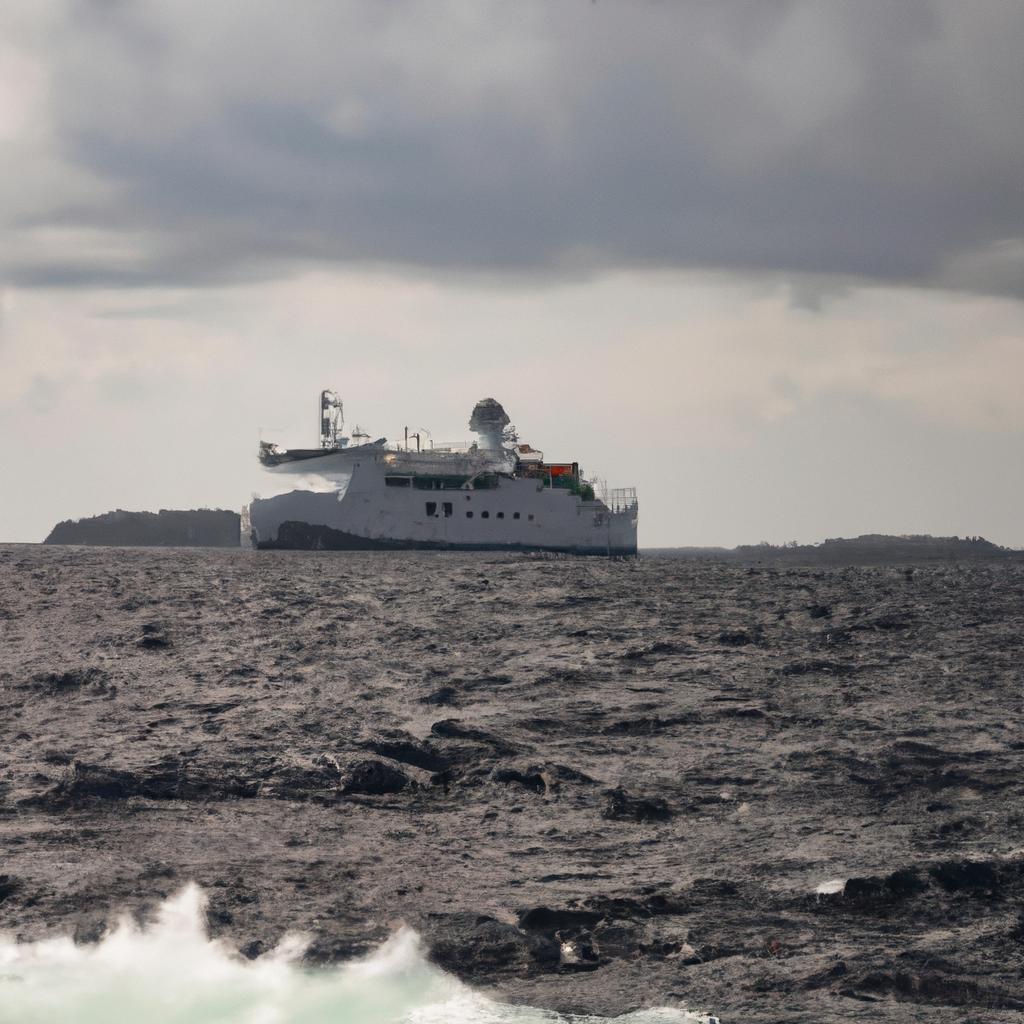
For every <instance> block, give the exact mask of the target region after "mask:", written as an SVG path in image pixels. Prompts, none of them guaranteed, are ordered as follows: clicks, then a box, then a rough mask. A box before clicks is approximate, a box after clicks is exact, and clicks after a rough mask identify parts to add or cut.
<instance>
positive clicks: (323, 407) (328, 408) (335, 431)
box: [320, 389, 345, 448]
mask: <svg viewBox="0 0 1024 1024" xmlns="http://www.w3.org/2000/svg"><path fill="white" fill-rule="evenodd" d="M344 429H345V416H344V409H343V408H342V404H341V396H340V395H339V394H338V392H337V391H330V390H328V389H324V390H323V391H321V392H320V447H321V448H337V447H338V435H339V434H341V432H342V431H343V430H344Z"/></svg>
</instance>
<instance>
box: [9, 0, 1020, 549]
mask: <svg viewBox="0 0 1024 1024" xmlns="http://www.w3.org/2000/svg"><path fill="white" fill-rule="evenodd" d="M1022 40H1024V4H1022V3H1020V2H1019V0H972V2H971V3H969V4H965V3H963V2H962V0H901V2H900V3H898V4H897V3H892V2H891V0H715V2H712V0H671V2H670V0H648V2H644V0H514V2H513V0H418V2H417V0H359V2H357V0H351V2H348V0H304V2H302V3H285V2H284V0H281V2H276V3H272V2H268V0H217V2H210V0H176V2H175V3H173V4H156V3H150V2H142V0H140V2H134V0H4V3H3V4H2V5H0V439H2V444H0V541H39V540H41V539H42V538H43V537H44V536H45V535H46V534H47V533H48V532H49V530H50V528H51V527H52V526H53V524H54V523H55V522H57V521H58V520H60V519H65V518H78V517H80V516H85V515H92V514H96V513H99V512H103V511H107V510H109V509H112V508H127V509H157V508H189V507H201V506H206V507H226V508H235V509H237V508H240V507H241V506H242V505H243V504H244V503H245V502H247V501H248V500H249V498H250V497H251V495H252V494H254V493H261V494H267V493H272V492H273V490H274V489H275V485H274V484H273V483H272V482H270V481H269V480H268V479H267V477H266V475H265V474H263V473H262V471H261V470H260V469H259V466H258V464H257V462H256V457H255V456H256V450H257V445H258V441H259V439H260V438H261V437H262V438H264V439H269V440H275V441H279V442H280V443H282V444H284V445H294V446H312V445H313V444H314V443H315V441H316V429H317V422H316V418H315V417H316V408H315V405H316V402H317V395H318V392H319V391H320V389H321V388H324V387H332V388H335V389H337V390H338V391H340V392H341V394H342V396H343V398H344V400H345V410H346V419H347V421H348V424H349V426H350V427H351V426H354V425H355V424H357V423H358V424H359V425H361V426H362V427H364V428H365V429H366V431H367V432H368V433H370V434H371V436H373V437H379V436H382V435H383V436H388V437H389V438H392V439H397V438H400V437H401V435H402V430H403V428H404V427H405V426H409V427H410V428H411V429H421V428H425V429H427V430H429V431H430V432H431V434H432V436H433V437H434V438H435V439H437V440H448V439H455V440H458V439H467V438H468V437H469V431H468V426H467V423H468V419H469V415H470V412H471V410H472V408H473V405H474V404H475V403H476V401H477V400H478V399H480V398H483V397H485V396H493V397H495V398H497V399H498V400H499V401H501V402H502V403H503V405H504V406H505V408H506V409H507V410H508V412H509V414H510V416H511V417H512V420H513V422H514V423H515V424H516V426H517V427H518V429H519V433H520V435H521V438H522V439H523V440H525V441H529V442H530V443H532V444H533V445H534V446H535V447H538V448H541V449H543V450H544V452H545V454H546V455H547V456H548V457H549V458H551V459H555V460H559V461H568V460H570V459H574V460H576V461H579V462H580V464H581V466H582V467H583V469H584V471H585V472H587V473H590V474H595V475H598V476H600V477H601V478H603V479H606V480H607V481H608V483H609V485H611V486H631V485H635V486H637V488H638V490H639V497H640V505H641V513H640V544H641V546H645V547H651V546H670V545H726V546H732V545H734V544H740V543H757V542H759V541H762V540H768V541H771V542H775V543H782V542H786V541H791V540H799V541H801V542H814V541H819V540H822V539H824V538H826V537H836V536H851V535H857V534H860V533H869V532H883V533H932V534H937V535H952V534H957V535H960V536H964V535H977V534H980V535H983V536H986V537H988V538H989V539H990V540H993V541H995V542H997V543H1000V544H1004V545H1008V546H1013V547H1024V516H1022V515H1021V509H1022V506H1024V458H1022V455H1024V451H1022V447H1024V384H1022V382H1024V170H1022V168H1024V131H1022V120H1021V113H1020V111H1021V109H1024V61H1022V60H1021V59H1020V43H1021V41H1022Z"/></svg>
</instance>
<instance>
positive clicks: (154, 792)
mask: <svg viewBox="0 0 1024 1024" xmlns="http://www.w3.org/2000/svg"><path fill="white" fill-rule="evenodd" d="M258 791H259V784H258V782H257V781H255V780H250V779H246V778H242V777H239V776H237V775H234V774H232V773H231V772H229V771H226V770H222V769H214V770H211V769H206V768H203V767H200V766H198V765H192V764H189V763H188V762H185V761H181V760H179V759H177V758H165V759H164V760H161V761H159V762H156V763H155V764H152V765H148V766H146V767H144V768H140V769H136V770H127V769H120V768H109V767H105V766H101V765H94V764H89V763H87V762H84V761H74V762H72V763H71V765H69V767H68V769H67V771H66V772H65V773H64V776H63V777H62V778H61V779H60V781H59V782H58V783H57V784H56V785H55V786H54V787H52V788H51V789H50V790H48V791H47V792H46V793H44V794H43V795H42V796H41V797H39V798H38V799H35V800H30V801H29V803H39V804H40V805H43V806H52V807H61V806H77V805H80V804H86V803H90V802H92V801H96V800H128V799H130V798H132V797H141V798H143V799H147V800H225V799H235V798H240V797H253V796H256V794H257V793H258Z"/></svg>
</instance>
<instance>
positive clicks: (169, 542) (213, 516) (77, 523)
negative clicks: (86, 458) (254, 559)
mask: <svg viewBox="0 0 1024 1024" xmlns="http://www.w3.org/2000/svg"><path fill="white" fill-rule="evenodd" d="M240 537H241V517H240V516H239V514H238V513H237V512H228V511H226V510H224V509H207V508H202V509H185V510H181V509H166V508H162V509H160V511H159V512H125V511H124V510H123V509H117V510H115V511H114V512H105V513H103V515H99V516H92V517H90V518H88V519H76V520H72V519H66V520H64V521H63V522H60V523H58V524H57V525H56V526H55V527H54V528H53V529H52V530H51V531H50V535H49V536H48V537H47V538H46V540H44V541H43V543H44V544H95V545H100V546H106V547H135V546H138V547H198V548H237V547H238V546H239V544H240Z"/></svg>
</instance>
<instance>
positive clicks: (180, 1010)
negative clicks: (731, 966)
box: [0, 885, 714, 1024]
mask: <svg viewBox="0 0 1024 1024" xmlns="http://www.w3.org/2000/svg"><path fill="white" fill-rule="evenodd" d="M204 907H205V898H204V896H203V894H202V892H201V891H200V890H199V888H198V887H197V886H195V885H190V886H187V887H186V888H185V889H183V890H182V891H181V892H180V893H178V894H177V895H176V896H174V897H172V898H171V899H169V900H167V901H166V902H165V903H163V904H162V905H161V906H160V908H159V910H158V912H157V916H156V919H155V921H154V922H153V923H152V924H150V925H148V926H146V927H140V926H139V925H137V924H135V923H134V922H133V921H132V920H130V919H128V918H125V919H123V920H122V921H121V922H120V923H119V924H118V925H117V926H116V927H115V928H114V929H113V930H112V931H111V932H110V933H109V934H108V935H107V936H106V937H105V938H104V939H103V940H102V941H101V942H99V943H98V944H96V945H75V943H74V942H72V941H71V939H69V938H60V939H49V940H44V941H40V942H30V943H22V942H16V941H14V940H12V939H6V938H5V939H0V1022H2V1024H58V1022H59V1024H541V1022H546V1024H551V1022H555V1021H561V1020H564V1019H565V1018H562V1017H559V1016H558V1015H557V1014H554V1013H551V1012H549V1011H545V1010H539V1009H533V1008H530V1007H511V1006H505V1005H503V1004H500V1003H496V1002H494V1001H493V1000H491V999H488V998H487V997H485V996H482V995H480V994H479V993H476V992H474V991H473V990H472V989H470V988H468V987H467V986H465V985H463V984H462V983H461V982H459V981H458V980H457V979H455V978H453V977H451V976H450V975H447V974H445V973H443V972H442V971H440V970H438V969H437V968H435V967H433V966H431V965H430V964H429V963H428V962H427V961H426V959H425V958H424V957H423V954H422V951H421V948H420V940H419V937H418V936H417V935H416V933H415V932H413V931H411V930H410V929H408V928H403V929H401V930H400V931H398V932H396V933H395V935H394V936H393V937H392V938H391V939H389V940H388V941H387V942H386V943H384V945H383V946H381V947H380V948H379V949H378V950H377V951H376V952H375V953H373V954H372V955H371V956H369V957H367V958H366V959H364V960H359V961H353V962H352V963H349V964H345V965H343V966H341V967H335V968H320V969H308V968H304V967H302V966H301V965H300V963H299V958H300V957H301V955H302V952H303V950H304V948H305V942H304V940H303V939H302V938H301V937H298V936H289V937H287V938H285V939H284V940H283V941H282V942H281V944H280V945H279V946H278V947H277V948H276V949H275V950H273V951H272V952H270V953H267V954H265V955H264V956H262V957H260V958H259V959H257V960H254V961H249V960H246V959H245V958H244V957H242V956H240V955H239V954H238V953H237V952H236V951H235V950H233V949H232V948H231V947H230V946H228V945H227V944H225V943H223V942H220V941H217V940H212V939H210V938H209V937H208V936H207V934H206V931H205V927H204V920H205V918H204ZM572 1020H573V1021H574V1022H575V1024H582V1022H583V1021H587V1022H591V1024H596V1022H597V1021H598V1018H593V1017H588V1018H572ZM618 1020H619V1021H620V1022H628V1024H684V1022H685V1024H697V1022H708V1021H713V1020H714V1018H707V1017H701V1016H697V1015H694V1014H689V1013H685V1012H684V1011H682V1010H674V1009H667V1008H662V1009H653V1010H644V1011H641V1012H638V1013H634V1014H629V1015H627V1016H626V1017H621V1018H618Z"/></svg>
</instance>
